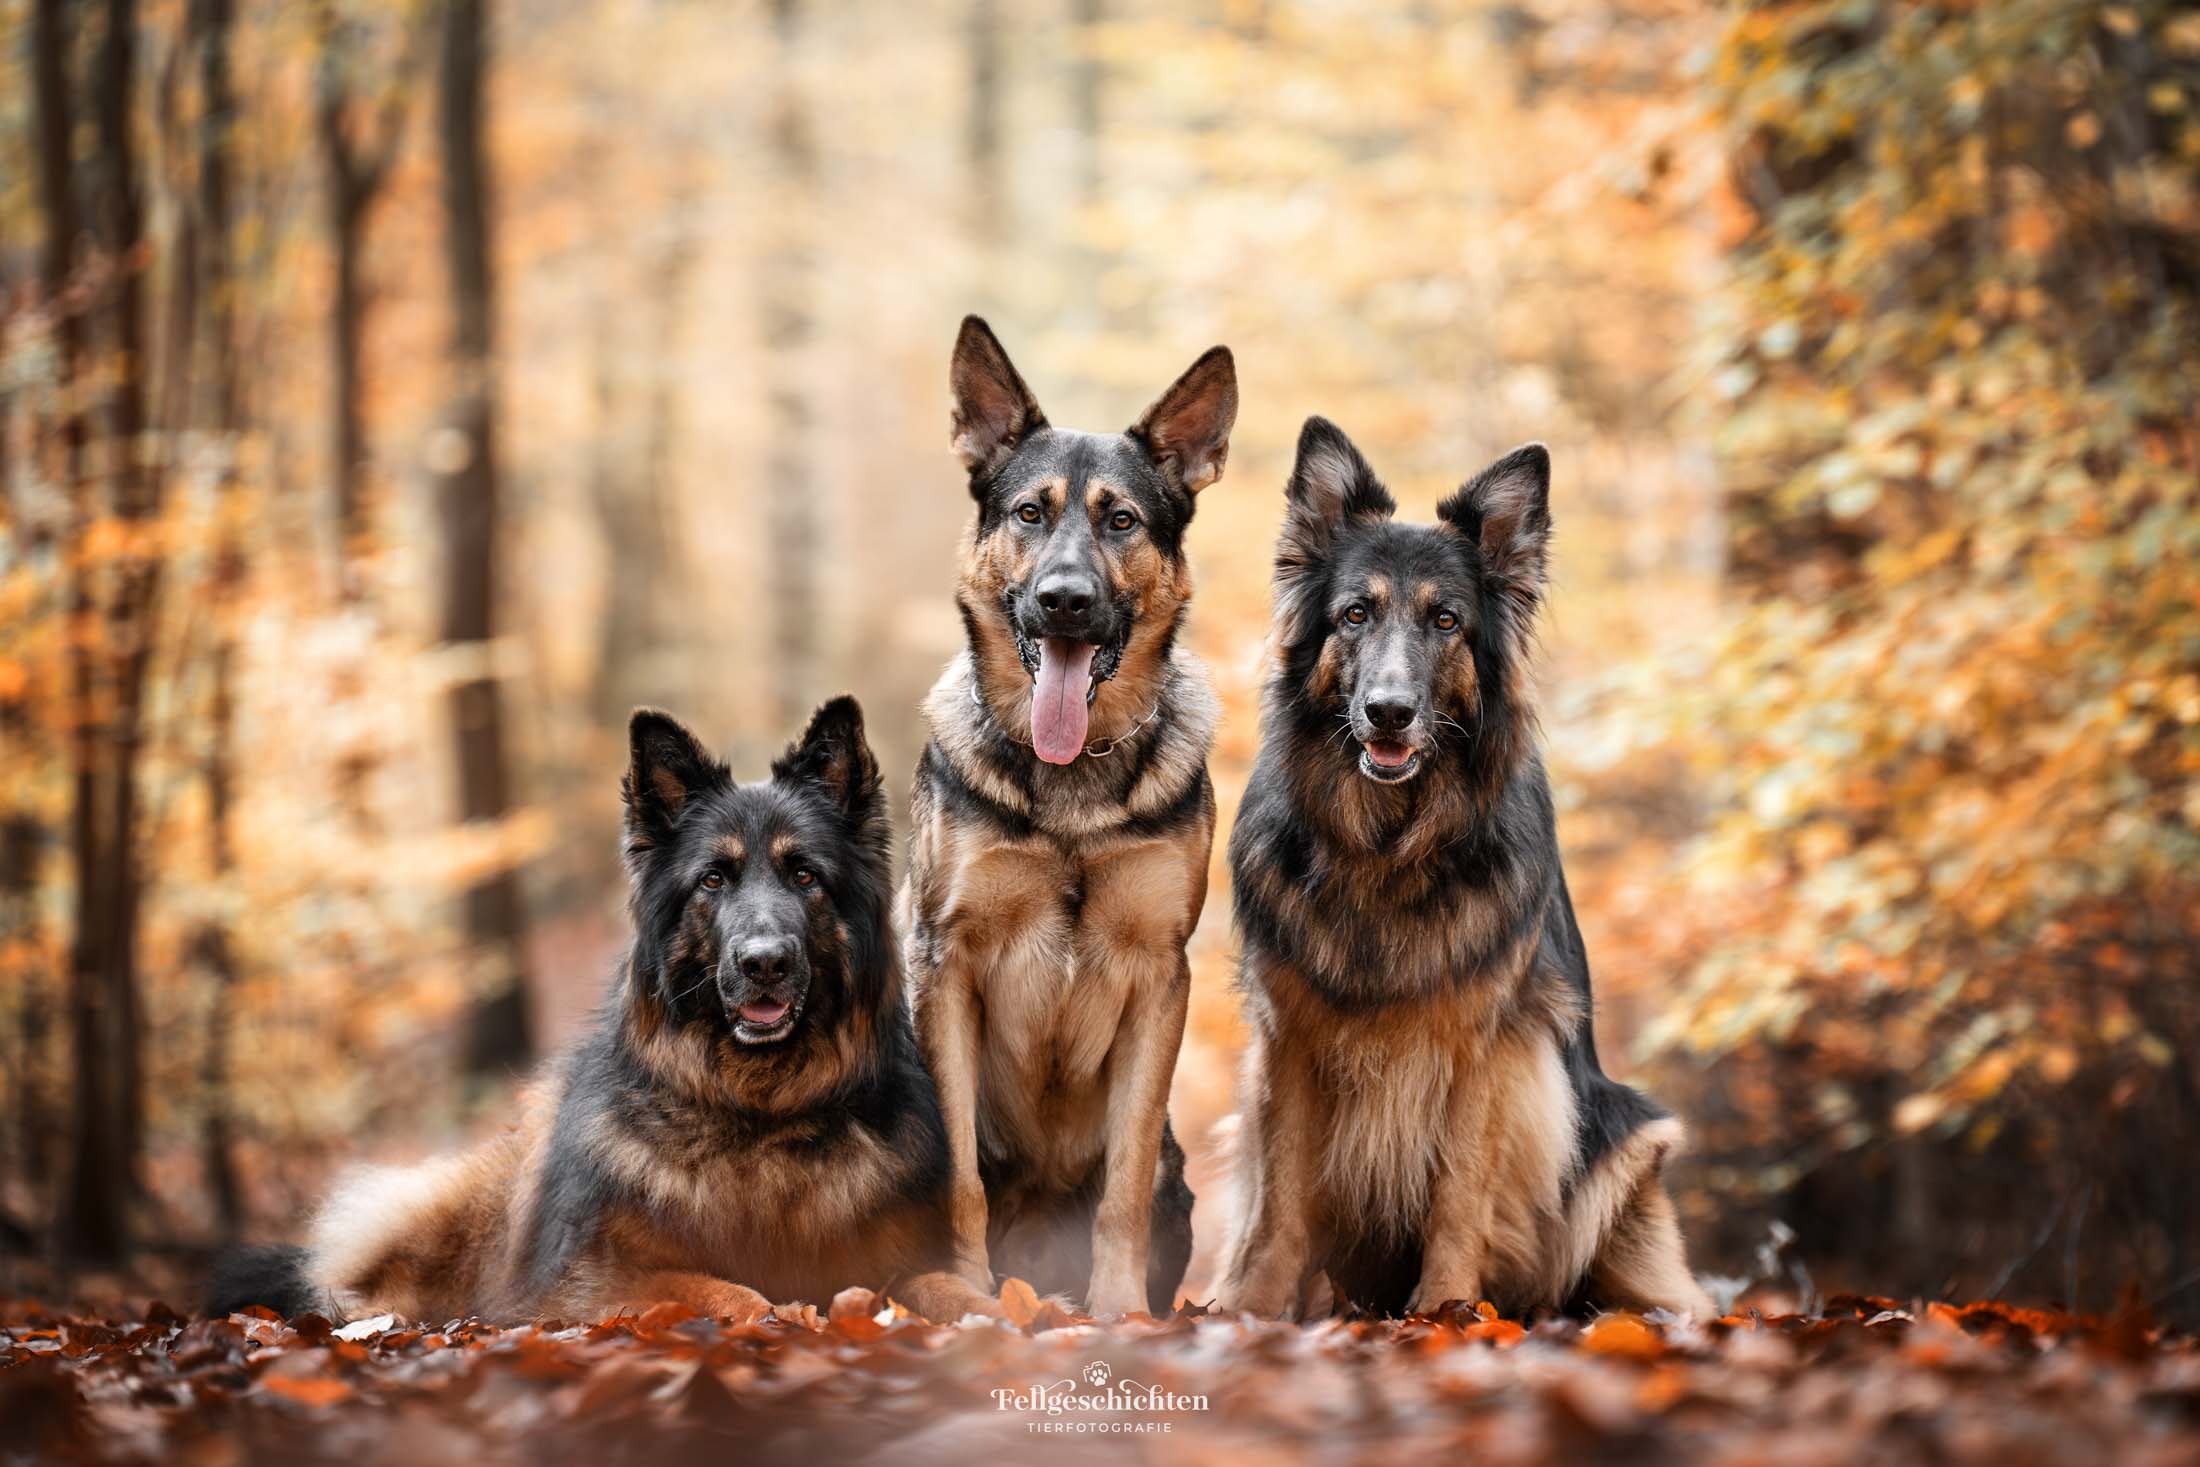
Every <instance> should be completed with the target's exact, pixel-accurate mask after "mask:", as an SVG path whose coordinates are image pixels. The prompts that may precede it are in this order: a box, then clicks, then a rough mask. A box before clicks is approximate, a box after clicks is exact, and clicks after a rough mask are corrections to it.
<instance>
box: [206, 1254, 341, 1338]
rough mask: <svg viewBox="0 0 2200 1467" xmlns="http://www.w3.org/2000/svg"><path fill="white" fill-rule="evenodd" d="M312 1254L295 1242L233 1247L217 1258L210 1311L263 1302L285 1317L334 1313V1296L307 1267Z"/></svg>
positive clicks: (209, 1287)
mask: <svg viewBox="0 0 2200 1467" xmlns="http://www.w3.org/2000/svg"><path fill="white" fill-rule="evenodd" d="M312 1257H313V1255H312V1254H311V1253H310V1252H308V1251H307V1250H306V1249H304V1248H301V1247H299V1246H298V1245H297V1244H295V1243H260V1244H254V1245H252V1246H250V1247H244V1248H231V1249H230V1250H228V1251H227V1252H225V1253H223V1254H222V1255H221V1256H220V1257H219V1258H217V1259H215V1260H214V1277H213V1280H212V1281H211V1282H210V1283H209V1284H208V1285H207V1291H206V1312H207V1313H208V1314H210V1315H223V1314H233V1313H235V1312H236V1311H237V1310H239V1309H243V1308H245V1307H246V1306H247V1305H251V1304H263V1305H265V1306H266V1307H268V1308H269V1309H272V1310H274V1311H275V1312H276V1313H277V1314H280V1315H281V1316H283V1318H285V1319H292V1318H295V1317H296V1316H298V1315H301V1314H321V1315H327V1316H328V1317H330V1318H334V1317H335V1314H334V1307H335V1306H334V1301H333V1300H331V1299H330V1298H329V1296H328V1293H327V1291H326V1290H324V1289H322V1288H321V1287H320V1286H319V1285H317V1284H315V1283H314V1282H313V1279H312V1276H311V1275H310V1274H309V1273H308V1272H307V1266H308V1264H310V1262H311V1261H312Z"/></svg>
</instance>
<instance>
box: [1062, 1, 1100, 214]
mask: <svg viewBox="0 0 2200 1467" xmlns="http://www.w3.org/2000/svg"><path fill="white" fill-rule="evenodd" d="M1070 8H1071V17H1072V20H1073V22H1074V24H1075V26H1076V35H1075V37H1074V39H1073V42H1072V45H1071V53H1070V54H1071V58H1072V59H1071V61H1070V117H1071V120H1072V121H1073V122H1074V124H1075V125H1076V128H1077V142H1078V151H1077V162H1078V171H1077V202H1078V203H1080V204H1082V205H1083V206H1084V207H1085V208H1087V209H1091V208H1095V207H1097V206H1098V205H1099V203H1100V198H1101V195H1102V194H1103V193H1104V192H1105V191H1106V188H1107V171H1106V159H1105V156H1104V155H1103V152H1102V149H1101V142H1102V140H1103V139H1104V137H1105V136H1106V132H1107V112H1106V100H1107V99H1106V96H1105V92H1104V89H1105V86H1106V83H1107V68H1106V65H1105V64H1104V63H1103V62H1102V61H1101V59H1100V51H1099V45H1100V27H1101V26H1102V25H1103V24H1105V23H1106V21H1107V18H1108V7H1107V0H1072V3H1071V7H1070Z"/></svg>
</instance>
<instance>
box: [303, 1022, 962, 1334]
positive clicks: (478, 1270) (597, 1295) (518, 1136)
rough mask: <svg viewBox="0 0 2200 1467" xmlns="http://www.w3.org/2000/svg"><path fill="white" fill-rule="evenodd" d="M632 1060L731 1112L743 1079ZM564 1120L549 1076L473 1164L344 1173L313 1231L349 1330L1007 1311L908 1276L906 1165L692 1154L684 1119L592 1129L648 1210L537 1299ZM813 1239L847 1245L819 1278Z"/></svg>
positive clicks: (918, 1223) (676, 1059)
mask: <svg viewBox="0 0 2200 1467" xmlns="http://www.w3.org/2000/svg"><path fill="white" fill-rule="evenodd" d="M631 1027H632V1026H631V1025H630V1028H631ZM636 1044H637V1048H638V1049H639V1050H642V1051H643V1052H649V1051H651V1050H652V1049H654V1053H653V1054H652V1055H651V1058H650V1059H649V1061H648V1063H650V1064H651V1065H652V1067H653V1068H654V1067H656V1066H658V1065H663V1066H664V1067H665V1068H663V1069H662V1070H660V1074H662V1075H663V1076H664V1077H665V1078H667V1079H669V1080H673V1081H674V1082H675V1083H676V1085H677V1086H678V1087H680V1088H681V1089H684V1090H686V1091H687V1093H688V1094H689V1095H691V1096H693V1097H694V1098H695V1099H696V1100H697V1101H698V1102H703V1101H705V1100H706V1098H715V1099H719V1100H722V1099H723V1094H724V1092H723V1089H722V1087H724V1086H726V1085H727V1084H728V1083H729V1081H733V1080H734V1077H732V1076H729V1075H726V1074H723V1073H720V1072H718V1071H716V1070H715V1069H714V1067H712V1066H710V1065H708V1064H707V1062H705V1061H703V1060H702V1059H701V1057H700V1056H699V1055H697V1054H693V1053H689V1052H688V1049H689V1046H686V1045H682V1044H679V1043H677V1042H665V1041H664V1040H663V1039H662V1038H661V1037H659V1038H656V1039H652V1040H640V1039H638V1040H637V1041H636ZM691 1086H692V1087H700V1088H694V1089H690V1088H688V1087H691ZM556 1106H557V1077H556V1076H555V1075H553V1076H551V1077H549V1078H548V1079H546V1080H545V1081H543V1082H538V1083H537V1084H536V1085H534V1086H531V1087H530V1088H529V1090H528V1093H527V1095H526V1097H525V1099H524V1101H523V1103H522V1107H521V1114H520V1119H519V1121H518V1122H517V1124H515V1125H514V1126H513V1127H511V1128H510V1129H509V1130H507V1131H505V1132H503V1133H502V1134H500V1135H498V1136H496V1137H494V1138H492V1139H491V1140H489V1141H486V1142H484V1143H482V1144H481V1145H479V1146H476V1147H475V1148H473V1149H472V1150H471V1151H467V1152H463V1153H459V1154H457V1155H453V1156H447V1157H441V1158H437V1159H435V1160H432V1161H429V1162H425V1163H422V1164H420V1165H418V1166H410V1167H369V1168H364V1169H361V1170H359V1171H356V1172H354V1173H352V1174H351V1175H350V1176H349V1177H347V1178H346V1179H345V1180H344V1181H343V1182H342V1183H341V1184H340V1185H339V1186H338V1188H337V1189H336V1191H335V1192H334V1193H333V1194H332V1195H331V1196H330V1198H329V1199H328V1201H327V1202H326V1203H325V1204H324V1205H323V1207H322V1208H321V1210H320V1212H319V1213H318V1215H317V1216H316V1218H315V1220H314V1222H313V1225H312V1228H311V1230H310V1232H309V1235H308V1239H307V1242H308V1247H309V1248H310V1250H311V1252H312V1255H313V1260H314V1261H313V1277H314V1279H315V1281H316V1282H317V1283H318V1284H320V1285H321V1286H322V1287H323V1288H325V1289H326V1290H327V1291H328V1292H329V1294H330V1295H331V1296H332V1298H333V1300H334V1302H335V1304H336V1305H337V1307H338V1308H340V1309H341V1310H343V1311H344V1312H345V1313H347V1314H350V1315H355V1316H356V1315H367V1314H379V1313H389V1314H396V1315H399V1316H401V1317H403V1318H407V1319H422V1320H440V1319H449V1318H453V1317H455V1316H458V1315H462V1314H472V1313H479V1314H482V1315H484V1316H486V1317H490V1318H512V1319H527V1318H537V1317H542V1316H546V1315H548V1316H557V1317H561V1318H567V1319H598V1318H602V1317H604V1316H606V1315H610V1314H616V1313H626V1312H633V1311H635V1310H638V1309H641V1308H645V1307H647V1306H648V1305H650V1304H652V1303H657V1302H664V1301H672V1302H677V1303H681V1304H685V1305H687V1306H688V1307H689V1308H692V1309H694V1310H696V1311H698V1312H699V1313H703V1314H710V1315H716V1316H732V1317H735V1318H741V1319H749V1318H755V1317H757V1316H759V1315H761V1314H763V1313H764V1312H766V1311H767V1310H769V1309H770V1307H771V1304H772V1301H774V1300H781V1301H791V1300H808V1301H811V1302H815V1303H818V1304H824V1303H826V1302H828V1301H830V1299H831V1298H832V1297H833V1295H834V1294H835V1293H836V1292H838V1291H839V1290H840V1289H842V1288H845V1287H849V1286H853V1285H862V1286H867V1287H871V1288H874V1289H879V1290H882V1291H891V1292H892V1293H893V1295H894V1297H896V1298H897V1299H899V1300H900V1302H902V1303H903V1304H905V1305H907V1306H908V1307H909V1308H911V1309H914V1310H915V1311H916V1312H918V1313H920V1314H924V1315H926V1316H927V1317H931V1318H944V1319H959V1318H961V1317H962V1316H963V1315H964V1314H966V1313H971V1312H978V1313H997V1312H998V1306H997V1304H996V1302H995V1301H994V1300H992V1298H991V1297H990V1295H988V1294H983V1293H980V1292H977V1291H973V1290H971V1289H969V1288H967V1287H965V1286H964V1285H963V1284H962V1283H961V1281H960V1280H958V1279H955V1278H954V1277H952V1276H951V1275H948V1274H944V1273H938V1272H926V1273H918V1274H909V1273H907V1272H906V1271H905V1268H904V1265H905V1261H906V1260H907V1259H910V1258H913V1257H920V1256H922V1255H923V1253H924V1251H925V1248H926V1244H927V1240H928V1238H929V1237H930V1236H931V1231H930V1230H931V1229H933V1228H934V1227H936V1222H935V1221H934V1219H933V1218H932V1217H931V1215H930V1212H929V1209H928V1208H926V1207H925V1206H923V1205H922V1204H921V1203H919V1202H916V1201H913V1200H912V1201H901V1200H899V1199H898V1197H897V1186H898V1173H899V1170H900V1166H901V1163H900V1161H899V1159H897V1158H895V1157H893V1156H891V1155H889V1154H888V1153H887V1152H886V1150H885V1149H884V1147H883V1146H881V1145H879V1144H878V1143H876V1142H875V1141H874V1142H872V1143H871V1144H870V1145H869V1146H868V1147H861V1148H859V1149H860V1150H861V1152H862V1154H861V1156H860V1157H859V1158H856V1159H855V1160H854V1161H853V1162H843V1163H842V1164H840V1165H838V1166H835V1167H834V1168H832V1169H830V1170H825V1171H821V1170H820V1169H819V1168H817V1167H815V1166H814V1165H807V1164H805V1163H803V1162H802V1161H800V1160H798V1159H796V1157H795V1155H794V1154H793V1153H792V1152H791V1151H790V1150H789V1149H788V1148H786V1147H784V1146H771V1147H759V1148H756V1149H755V1150H753V1151H750V1152H747V1153H745V1154H742V1155H739V1156H712V1157H708V1158H706V1157H704V1156H702V1155H700V1154H698V1155H692V1156H684V1155H681V1154H679V1151H680V1148H679V1138H680V1137H681V1136H682V1135H683V1134H684V1133H685V1134H693V1133H694V1132H695V1131H697V1130H699V1129H700V1128H701V1127H702V1126H704V1125H706V1124H707V1123H705V1122H690V1121H687V1120H685V1119H683V1117H682V1116H681V1114H680V1113H679V1111H678V1110H677V1109H674V1110H673V1111H670V1112H667V1113H666V1114H664V1115H662V1116H658V1117H655V1118H653V1121H652V1123H650V1124H647V1125H645V1126H639V1127H637V1126H633V1125H624V1124H613V1123H610V1122H608V1121H607V1122H604V1123H602V1124H600V1125H599V1126H598V1127H597V1129H596V1131H595V1133H594V1134H593V1135H592V1136H591V1137H590V1138H589V1139H588V1149H589V1151H590V1153H591V1154H593V1155H594V1156H595V1157H596V1158H598V1159H599V1160H600V1161H601V1162H602V1163H604V1165H605V1166H606V1169H607V1170H608V1171H609V1172H610V1173H611V1174H612V1175H613V1176H615V1177H617V1178H618V1179H619V1180H620V1181H622V1182H623V1183H625V1184H627V1186H628V1187H629V1188H630V1189H631V1190H632V1191H633V1192H634V1193H637V1194H639V1195H640V1196H642V1197H645V1198H646V1199H647V1200H648V1206H647V1207H646V1208H626V1209H621V1210H619V1211H617V1212H615V1213H614V1214H613V1215H612V1216H610V1217H609V1218H608V1219H606V1221H605V1226H604V1228H603V1230H602V1232H601V1234H600V1236H599V1237H598V1238H597V1239H596V1240H595V1241H594V1242H592V1243H591V1245H590V1246H589V1247H588V1248H587V1249H586V1250H585V1252H584V1253H583V1255H582V1256H581V1257H580V1258H579V1259H577V1260H576V1261H575V1263H574V1266H573V1267H572V1268H571V1269H570V1270H569V1271H568V1272H567V1274H566V1275H565V1277H564V1278H563V1279H562V1280H561V1281H559V1282H558V1283H557V1284H556V1285H555V1286H554V1287H553V1288H551V1289H549V1290H547V1291H541V1290H538V1289H536V1288H535V1287H533V1286H532V1285H531V1284H530V1282H529V1279H528V1277H527V1269H526V1259H525V1256H524V1242H525V1240H526V1239H527V1238H528V1236H529V1235H530V1233H531V1231H532V1230H533V1228H534V1225H535V1213H536V1206H537V1204H538V1201H539V1196H538V1192H537V1188H538V1187H539V1185H540V1183H541V1180H542V1178H543V1177H544V1176H545V1175H546V1173H545V1170H544V1167H543V1165H542V1160H543V1150H544V1148H545V1147H546V1146H547V1145H548V1142H549V1137H550V1128H551V1125H552V1123H553V1120H554V1117H555V1114H556ZM698 1150H700V1149H698ZM820 1237H826V1238H835V1239H839V1240H842V1245H841V1246H840V1247H839V1248H838V1249H837V1250H835V1256H834V1257H833V1258H832V1259H831V1261H830V1262H828V1263H826V1264H825V1265H824V1266H822V1267H821V1266H820V1264H819V1262H818V1261H817V1260H818V1248H817V1240H818V1239H819V1238H820ZM736 1280H739V1282H736Z"/></svg>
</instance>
